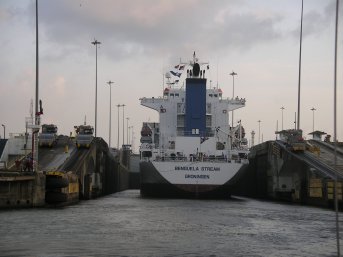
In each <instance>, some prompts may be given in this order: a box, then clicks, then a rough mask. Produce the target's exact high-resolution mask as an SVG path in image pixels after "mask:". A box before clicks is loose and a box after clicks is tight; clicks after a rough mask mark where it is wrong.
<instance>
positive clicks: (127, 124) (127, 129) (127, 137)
mask: <svg viewBox="0 0 343 257" xmlns="http://www.w3.org/2000/svg"><path fill="white" fill-rule="evenodd" d="M129 119H130V118H129V117H127V118H126V144H127V145H128V144H129Z"/></svg>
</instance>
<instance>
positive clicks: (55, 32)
mask: <svg viewBox="0 0 343 257" xmlns="http://www.w3.org/2000/svg"><path fill="white" fill-rule="evenodd" d="M240 3H243V4H244V2H241V1H240ZM232 6H237V3H236V1H221V0H217V1H197V0H187V1H169V0H166V1H157V0H147V1H124V0H119V1H108V0H102V1H96V2H95V1H79V2H77V1H49V2H41V5H40V17H41V18H40V21H41V22H42V27H43V28H42V31H43V33H44V36H43V38H45V40H46V41H47V42H49V43H54V44H56V45H58V46H59V48H61V49H56V52H64V51H65V50H67V51H68V50H69V49H76V48H79V51H80V50H81V49H87V51H92V49H91V47H90V40H92V39H93V38H94V37H95V38H96V39H98V40H99V41H101V42H102V43H103V45H102V46H101V47H102V48H103V51H104V52H105V53H106V55H107V56H108V57H109V58H112V59H116V58H120V59H123V58H128V57H133V56H135V55H154V54H155V55H156V54H159V53H163V56H165V55H168V54H169V53H172V52H173V51H174V50H175V48H177V49H178V52H179V54H180V55H183V54H188V55H189V51H192V50H195V49H208V48H212V47H215V48H216V50H218V51H220V50H226V49H231V48H232V49H233V50H234V49H242V48H251V47H253V46H255V45H257V44H259V43H260V42H265V41H267V40H268V41H270V40H275V39H278V38H280V36H281V34H280V33H279V32H277V30H276V29H275V24H277V23H278V22H279V21H280V20H281V19H282V18H281V17H280V16H268V15H265V14H261V12H253V11H250V12H249V11H245V12H244V13H233V12H230V10H231V9H232ZM223 10H225V11H223ZM257 31H259V32H257ZM87 46H89V47H87ZM105 46H106V47H105ZM81 51H82V50H81ZM166 51H167V52H166ZM48 53H49V54H51V51H49V52H48ZM48 53H47V52H46V53H45V55H47V54H48ZM52 55H54V54H52ZM56 57H57V56H56Z"/></svg>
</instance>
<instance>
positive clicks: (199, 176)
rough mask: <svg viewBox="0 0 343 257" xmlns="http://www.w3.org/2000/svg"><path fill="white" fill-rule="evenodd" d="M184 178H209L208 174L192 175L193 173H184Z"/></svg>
mask: <svg viewBox="0 0 343 257" xmlns="http://www.w3.org/2000/svg"><path fill="white" fill-rule="evenodd" d="M185 178H201V179H210V175H199V174H197V175H193V174H186V175H185Z"/></svg>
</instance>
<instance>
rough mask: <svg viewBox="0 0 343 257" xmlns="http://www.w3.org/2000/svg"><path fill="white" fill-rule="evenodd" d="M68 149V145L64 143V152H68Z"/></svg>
mask: <svg viewBox="0 0 343 257" xmlns="http://www.w3.org/2000/svg"><path fill="white" fill-rule="evenodd" d="M68 151H69V147H68V145H66V146H65V147H64V152H65V153H68Z"/></svg>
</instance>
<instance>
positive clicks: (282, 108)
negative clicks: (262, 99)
mask: <svg viewBox="0 0 343 257" xmlns="http://www.w3.org/2000/svg"><path fill="white" fill-rule="evenodd" d="M280 109H281V130H283V110H284V109H286V108H285V107H283V106H282V107H281V108H280Z"/></svg>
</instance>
